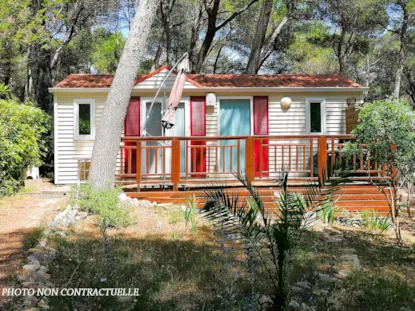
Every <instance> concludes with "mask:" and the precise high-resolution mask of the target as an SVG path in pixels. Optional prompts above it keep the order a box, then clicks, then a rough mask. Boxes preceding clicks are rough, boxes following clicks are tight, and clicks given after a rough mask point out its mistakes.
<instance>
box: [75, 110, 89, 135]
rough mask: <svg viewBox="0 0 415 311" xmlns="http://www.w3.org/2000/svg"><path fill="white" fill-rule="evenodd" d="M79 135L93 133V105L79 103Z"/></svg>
mask: <svg viewBox="0 0 415 311" xmlns="http://www.w3.org/2000/svg"><path fill="white" fill-rule="evenodd" d="M78 122H79V135H91V105H90V104H79V120H78Z"/></svg>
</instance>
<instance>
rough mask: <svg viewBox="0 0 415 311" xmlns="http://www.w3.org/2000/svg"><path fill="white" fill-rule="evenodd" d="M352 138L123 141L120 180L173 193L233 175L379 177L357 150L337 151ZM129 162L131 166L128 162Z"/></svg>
mask: <svg viewBox="0 0 415 311" xmlns="http://www.w3.org/2000/svg"><path fill="white" fill-rule="evenodd" d="M354 139H355V138H354V136H352V135H290V136H232V137H220V136H214V137H210V136H209V137H205V136H203V137H131V136H130V137H124V138H122V143H121V146H120V165H121V167H120V170H119V172H118V173H117V177H118V178H119V180H121V181H127V180H129V181H130V182H134V183H137V184H145V183H157V182H161V181H162V182H163V183H166V184H170V185H171V186H172V187H173V189H174V190H177V189H178V187H179V184H181V183H186V182H196V181H198V182H200V183H202V184H203V183H209V182H212V181H220V180H222V181H228V180H232V179H233V180H234V175H235V173H237V172H241V173H243V174H245V176H246V178H247V179H248V180H250V181H261V180H262V181H266V180H272V179H275V178H276V173H277V172H281V171H288V172H289V176H290V177H291V178H299V179H302V180H312V179H317V178H318V179H319V180H320V181H321V182H323V181H324V180H326V177H328V176H333V175H335V173H336V168H337V167H341V168H342V169H346V170H349V171H353V174H354V175H353V178H355V179H358V180H365V179H366V180H367V179H369V178H370V179H372V178H384V177H385V174H386V171H387V170H386V168H385V165H384V164H378V163H373V161H371V160H370V152H369V151H368V150H367V148H366V146H365V145H361V146H360V149H359V152H358V154H355V155H353V156H352V157H347V158H346V157H345V155H344V154H343V152H342V150H343V149H344V145H345V143H346V142H347V141H353V140H354ZM133 162H134V163H133Z"/></svg>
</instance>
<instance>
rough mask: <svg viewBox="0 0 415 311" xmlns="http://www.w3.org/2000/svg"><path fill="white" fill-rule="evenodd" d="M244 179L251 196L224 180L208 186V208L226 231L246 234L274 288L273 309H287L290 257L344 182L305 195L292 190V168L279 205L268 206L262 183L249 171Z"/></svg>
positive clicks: (284, 181) (245, 241) (249, 247)
mask: <svg viewBox="0 0 415 311" xmlns="http://www.w3.org/2000/svg"><path fill="white" fill-rule="evenodd" d="M238 179H239V181H240V182H241V183H242V185H243V187H244V188H245V189H246V190H247V192H248V193H249V196H248V198H247V200H240V199H239V197H238V196H237V195H236V194H232V193H229V192H228V190H226V189H225V187H223V186H219V187H217V188H212V189H209V190H206V199H207V203H206V204H205V206H204V207H203V209H202V211H203V213H204V215H205V216H206V217H207V218H208V219H210V220H211V221H213V222H214V224H215V226H216V227H219V228H221V230H223V231H224V233H225V235H227V236H229V237H231V238H232V239H233V240H241V242H242V243H243V244H244V246H245V249H246V251H247V252H249V253H252V254H255V257H256V258H257V260H256V261H257V262H258V263H259V264H261V265H262V267H263V268H264V269H265V271H266V273H267V275H268V278H269V284H270V287H271V288H272V290H273V295H272V296H271V299H272V301H273V303H274V305H273V310H285V308H286V307H287V305H288V295H289V289H288V286H287V280H288V277H289V268H290V265H289V262H290V258H291V257H292V255H293V252H294V250H295V249H296V246H298V244H299V243H300V241H301V239H302V233H303V232H304V230H305V229H307V228H308V226H309V225H311V223H312V222H313V221H314V220H315V218H316V215H317V214H318V213H319V212H320V211H321V210H322V209H324V208H326V206H327V205H328V204H329V203H330V202H331V201H332V194H333V193H334V192H335V191H336V190H337V189H338V187H337V186H338V185H336V183H335V182H332V183H331V184H330V186H329V188H327V189H322V188H321V187H320V185H309V186H308V187H307V188H306V189H305V192H304V195H301V194H298V193H295V192H293V191H290V190H289V188H288V173H284V174H283V177H282V180H281V184H280V190H279V192H278V196H277V198H276V200H275V206H274V209H273V210H267V209H266V208H265V204H264V201H263V200H262V198H261V196H260V194H259V191H258V189H257V188H255V187H254V186H253V185H252V184H251V183H250V182H248V181H247V180H246V179H245V178H244V177H243V176H240V175H239V176H238ZM339 182H341V181H340V180H339Z"/></svg>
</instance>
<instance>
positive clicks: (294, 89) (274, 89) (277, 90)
mask: <svg viewBox="0 0 415 311" xmlns="http://www.w3.org/2000/svg"><path fill="white" fill-rule="evenodd" d="M109 90H110V88H50V89H49V92H51V93H104V92H105V93H108V92H109ZM157 90H158V88H148V89H133V90H132V92H150V91H151V92H153V91H157ZM184 90H185V91H189V92H194V93H206V92H235V91H238V92H245V93H250V92H251V93H252V92H263V93H281V92H285V93H287V92H292V93H326V92H329V93H332V92H354V93H356V92H365V91H368V90H369V88H368V87H359V88H356V87H199V88H186V87H185V88H184Z"/></svg>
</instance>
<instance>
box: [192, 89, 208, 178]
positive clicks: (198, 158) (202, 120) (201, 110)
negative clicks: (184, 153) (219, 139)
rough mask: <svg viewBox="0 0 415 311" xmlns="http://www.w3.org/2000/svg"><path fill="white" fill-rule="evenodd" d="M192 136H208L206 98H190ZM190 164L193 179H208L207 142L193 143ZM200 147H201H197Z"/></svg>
mask: <svg viewBox="0 0 415 311" xmlns="http://www.w3.org/2000/svg"><path fill="white" fill-rule="evenodd" d="M190 136H206V97H205V96H197V97H196V96H195V97H191V98H190ZM191 146H192V148H191V152H190V163H191V172H192V177H201V178H203V177H206V174H194V173H195V172H196V173H197V172H202V173H206V147H204V146H206V141H191ZM197 146H200V147H197Z"/></svg>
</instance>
